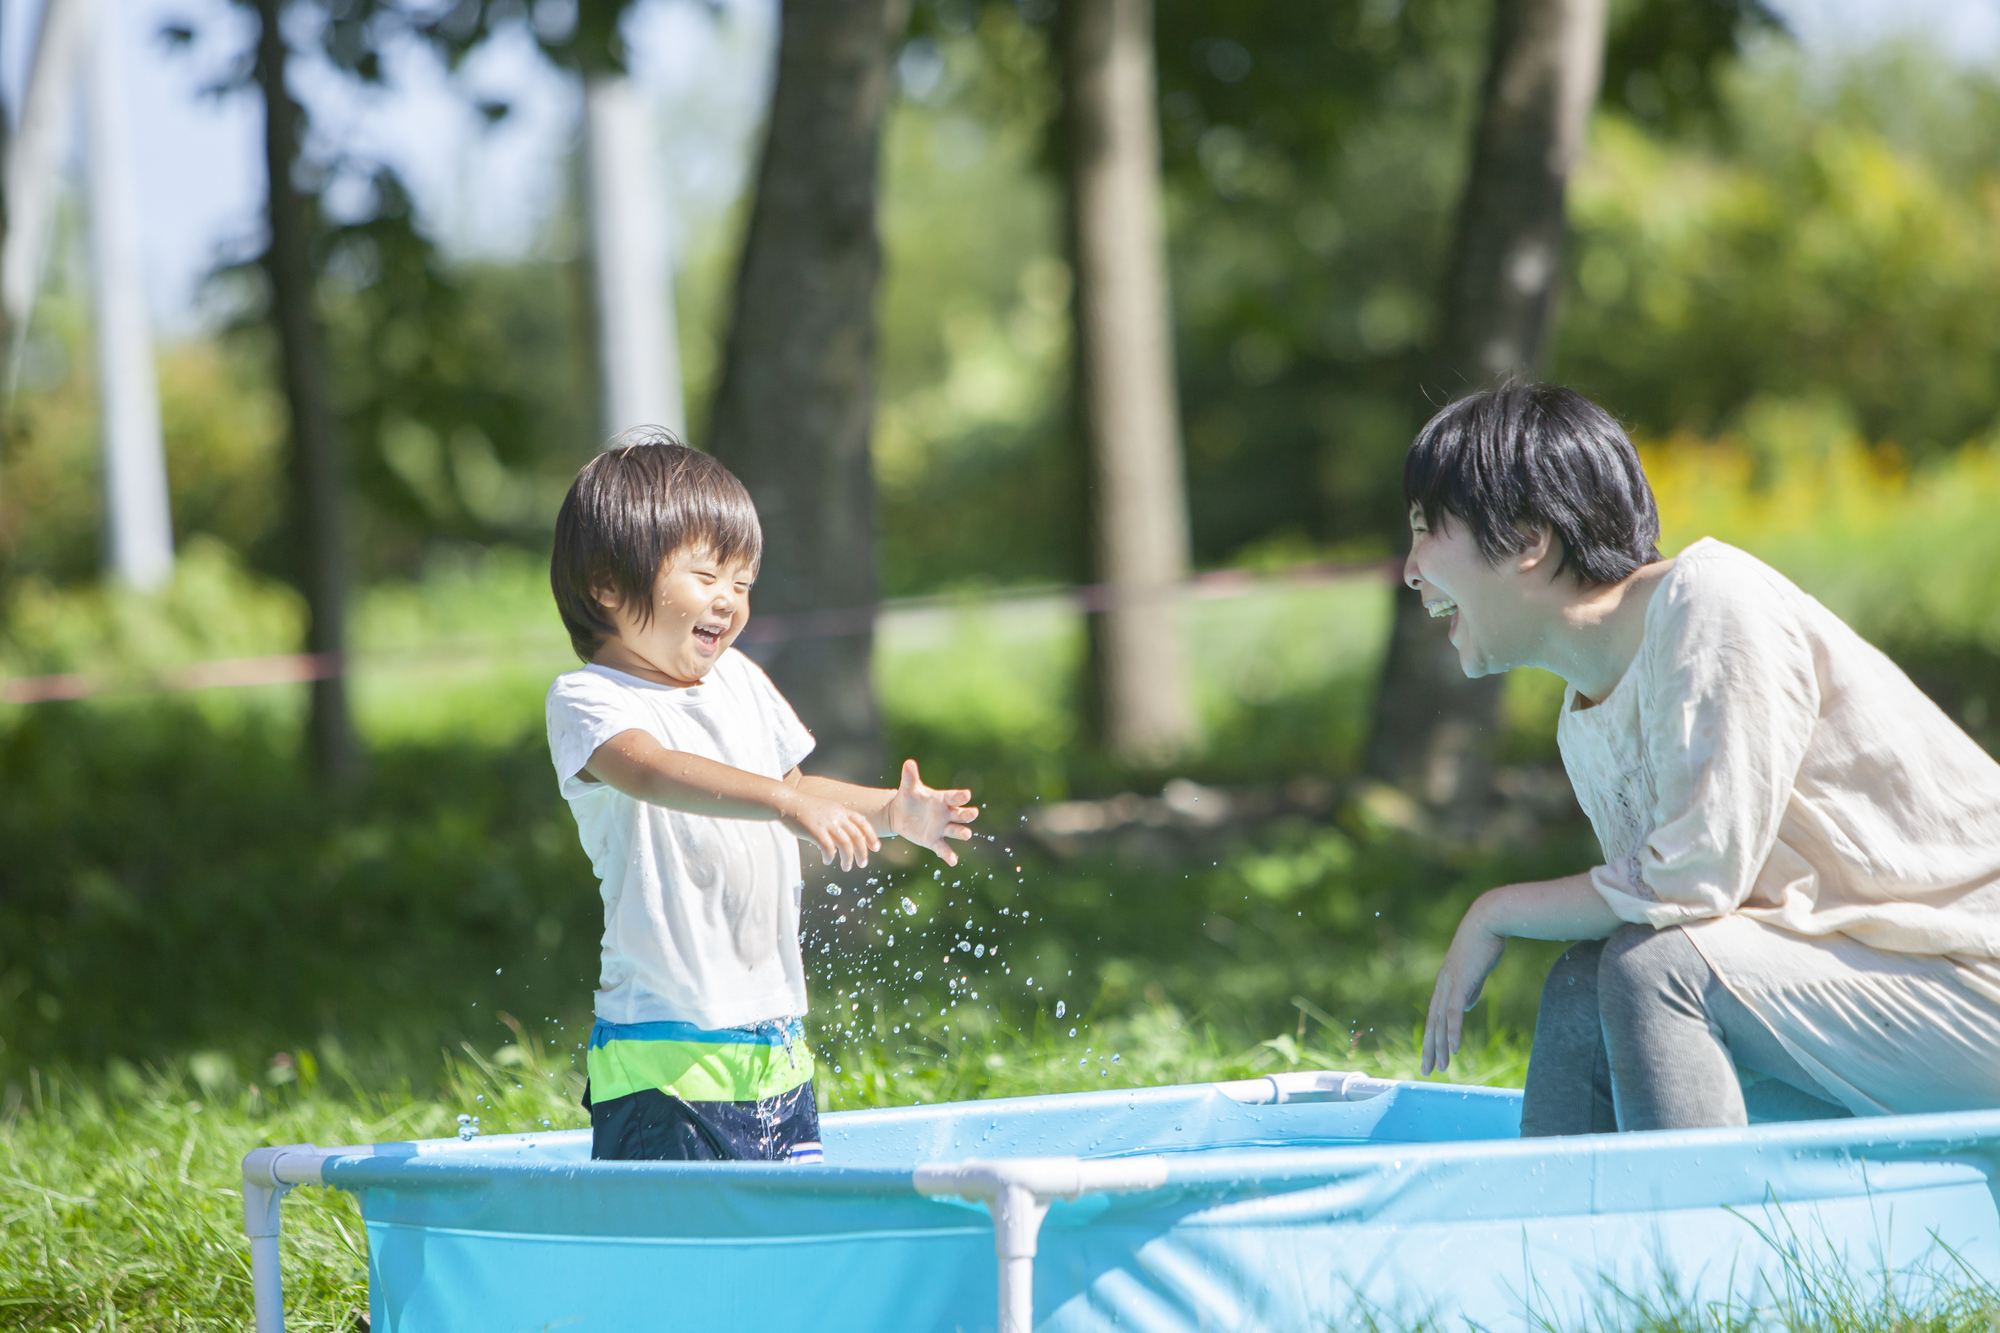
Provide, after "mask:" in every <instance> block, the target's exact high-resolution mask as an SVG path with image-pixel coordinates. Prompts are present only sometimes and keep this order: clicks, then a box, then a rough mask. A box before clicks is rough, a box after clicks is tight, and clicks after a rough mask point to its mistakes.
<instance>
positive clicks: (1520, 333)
mask: <svg viewBox="0 0 2000 1333" xmlns="http://www.w3.org/2000/svg"><path fill="white" fill-rule="evenodd" d="M1604 5H1605V0H1496V3H1495V5H1494V14H1493V37H1492V57H1491V63H1490V64H1489V66H1488V68H1487V72H1486V84H1485V92H1484V96H1483V98H1482V104H1481V110H1480V116H1479V127H1478V130H1477V133H1476V137H1475V139H1474V141H1473V151H1472V167H1471V171H1470V173H1469V175H1468V177H1467V179H1466V186H1465V199H1464V203H1463V206H1462V209H1461V211H1460V214H1459V219H1458V232H1457V236H1456V238H1455V240H1454V243H1453V246H1452V257H1451V267H1450V270H1449V274H1448V277H1447V280H1446V282H1445V289H1444V300H1443V304H1442V309H1441V312H1440V313H1441V316H1442V318H1441V326H1440V329H1439V336H1438V347H1437V360H1436V363H1435V365H1434V367H1433V372H1432V375H1431V378H1430V381H1429V384H1428V385H1427V386H1426V387H1428V388H1430V389H1432V390H1434V391H1435V392H1439V393H1442V394H1445V395H1448V396H1450V397H1456V396H1458V395H1459V394H1461V393H1465V392H1468V391H1470V390H1475V389H1483V388H1488V387H1491V386H1493V385H1495V384H1497V383H1499V382H1501V381H1504V380H1506V379H1508V378H1510V377H1511V378H1522V379H1531V378H1533V377H1534V375H1535V374H1536V372H1537V369H1538V368H1539V366H1540V365H1541V363H1542V360H1543V357H1544V354H1545V352H1546V349H1547V342H1548V340H1547V333H1548V327H1549V323H1550V319H1551V315H1552V313H1553V310H1554V307H1555V304H1556V298H1557V295H1558V288H1559V283H1560V279H1561V276H1562V264H1563V251H1564V248H1565V245H1566V242H1567V240H1568V227H1567V224H1566V223H1565V220H1564V216H1563V191H1564V186H1565V185H1566V183H1567V181H1568V178H1569V172H1570V167H1571V166H1572V165H1573V164H1574V163H1575V161H1576V156H1577V153H1578V151H1579V149H1580V148H1581V146H1582V143H1583V135H1584V129H1585V126H1586V124H1587V123H1588V120H1589V115H1590V108H1591V106H1592V105H1593V104H1594V103H1595V102H1596V100H1597V81H1598V76H1599V73H1600V71H1601V69H1602V65H1603V58H1604ZM1433 405H1434V404H1433ZM1503 679H1505V678H1504V677H1501V676H1489V677H1485V678H1483V679H1480V680H1467V679H1466V678H1465V675H1464V673H1463V672H1462V671H1461V670H1460V669H1459V664H1458V653H1457V651H1456V650H1455V649H1454V648H1452V646H1451V644H1450V643H1449V642H1447V641H1446V638H1445V636H1444V634H1443V632H1442V631H1441V630H1440V629H1439V627H1438V626H1437V624H1436V623H1435V622H1433V621H1432V620H1431V619H1430V618H1429V616H1427V615H1426V614H1425V612H1424V609H1423V606H1422V604H1421V603H1420V602H1419V600H1418V599H1417V597H1416V595H1415V594H1413V593H1408V592H1405V593H1402V594H1399V595H1398V596H1397V598H1396V616H1395V628H1394V630H1393V632H1392V633H1391V636H1390V643H1389V654H1388V660H1387V661H1386V662H1385V664H1384V667H1383V673H1382V683H1381V688H1380V690H1379V692H1378V694H1377V698H1376V706H1375V725H1374V734H1373V736H1372V737H1371V738H1370V741H1369V745H1368V756H1367V767H1368V771H1369V772H1370V774H1372V775H1373V776H1375V777H1378V778H1381V779H1383V780H1384V781H1387V782H1391V783H1394V784H1395V785H1397V786H1399V787H1401V788H1403V789H1404V790H1406V791H1408V792H1410V793H1411V794H1413V795H1416V796H1419V797H1421V798H1422V799H1424V800H1425V801H1427V802H1429V803H1430V804H1431V805H1433V806H1436V807H1453V808H1458V809H1461V810H1465V809H1473V808H1476V807H1477V806H1479V805H1481V804H1483V803H1484V802H1485V800H1486V797H1487V794H1488V791H1489V789H1490V786H1489V777H1490V769H1491V763H1492V751H1493V743H1494V741H1495V739H1496V737H1497V735H1498V732H1499V714H1500V687H1501V681H1502V680H1503Z"/></svg>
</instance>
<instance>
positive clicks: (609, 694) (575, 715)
mask: <svg viewBox="0 0 2000 1333" xmlns="http://www.w3.org/2000/svg"><path fill="white" fill-rule="evenodd" d="M548 723H549V753H550V755H551V757H552V758H553V759H554V760H555V767H556V778H557V780H558V782H559V783H560V784H561V787H562V794H563V796H564V798H565V799H567V800H568V801H569V806H570V810H571V811H572V812H573V813H574V814H575V816H576V825H577V831H578V833H579V834H581V836H582V839H583V849H584V851H585V852H587V853H589V855H590V863H591V868H592V869H593V870H594V871H595V872H596V874H597V878H598V880H599V887H600V891H601V893H602V895H603V898H604V944H603V950H602V956H601V965H600V971H599V978H598V990H597V1016H598V1017H599V1018H602V1019H604V1020H605V1021H606V1022H610V1023H653V1022H679V1023H692V1024H693V1025H694V1026H696V1027H699V1028H727V1027H742V1026H746V1025H748V1024H752V1023H760V1022H763V1021H765V1020H768V1019H774V1018H783V1017H790V1016H795V1015H801V1014H804V1013H805V1012H806V984H805V970H804V967H803V965H802V963H801V960H800V957H799V899H800V895H801V892H802V888H803V875H802V874H801V871H800V864H799V843H798V840H797V839H796V838H794V837H793V836H792V835H791V834H790V833H787V832H786V831H785V828H784V826H783V825H782V824H780V823H779V822H778V821H777V820H776V819H775V818H774V819H717V818H714V817H711V816H708V815H693V814H687V813H684V812H682V811H679V810H669V809H667V808H666V807H664V806H658V805H653V804H651V803H650V802H647V801H641V800H637V799H635V798H633V797H631V796H627V795H626V794H625V793H623V792H621V791H618V790H617V789H615V788H613V787H611V786H609V785H608V784H606V783H602V782H593V781H591V780H590V779H589V778H588V777H587V776H586V775H585V774H584V773H583V771H582V770H583V766H584V765H585V764H587V763H588V762H590V757H591V755H593V754H595V753H596V752H597V748H598V747H599V746H601V745H603V744H604V743H605V742H606V741H608V740H610V739H611V738H612V737H613V736H616V735H618V734H619V733H620V732H624V731H635V730H636V731H643V732H646V733H647V734H649V735H651V736H652V737H653V738H654V739H655V740H657V741H659V743H660V744H661V745H664V746H665V747H666V748H667V749H669V750H678V751H681V752H683V753H686V754H696V755H700V756H702V757H703V758H706V759H713V760H715V761H717V762H718V763H723V764H728V765H729V766H730V767H732V768H740V769H743V770H744V771H746V772H750V773H757V774H761V775H763V776H764V777H768V778H782V777H784V775H785V774H786V773H788V772H790V771H791V770H792V769H793V768H795V767H797V765H798V763H799V761H800V760H802V759H804V758H805V757H806V755H808V754H810V753H811V752H812V748H813V738H812V733H811V732H809V731H807V730H806V729H805V726H804V724H803V723H801V722H800V721H799V718H798V714H796V713H794V712H793V711H792V707H791V705H790V704H788V703H786V702H785V698H784V696H783V695H781V694H779V693H778V691H777V688H776V687H775V686H773V685H772V684H771V681H770V678H769V677H767V676H766V675H765V674H764V673H763V671H762V670H761V669H760V668H759V667H758V666H757V664H756V663H754V662H752V661H751V660H750V659H749V658H747V657H745V656H744V655H743V654H741V653H739V652H737V651H736V650H734V649H730V650H729V651H727V652H725V653H723V654H722V656H721V657H720V658H719V659H718V660H717V662H716V664H715V669H714V670H713V671H711V672H709V674H708V677H707V679H706V680H704V681H703V682H702V683H701V684H699V685H695V686H689V687H687V688H675V687H672V686H667V685H655V684H653V683H651V682H650V681H645V680H641V679H639V678H638V677H636V676H629V675H626V674H625V673H624V672H622V671H613V670H611V669H610V668H609V667H601V666H587V667H584V668H583V669H582V670H580V671H571V672H568V673H567V674H565V675H562V676H559V677H557V678H556V682H555V684H554V685H552V686H550V688H549V697H548Z"/></svg>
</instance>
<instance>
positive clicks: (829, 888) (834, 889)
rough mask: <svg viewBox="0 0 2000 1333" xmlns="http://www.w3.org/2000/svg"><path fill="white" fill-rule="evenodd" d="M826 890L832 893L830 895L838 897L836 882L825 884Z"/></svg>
mask: <svg viewBox="0 0 2000 1333" xmlns="http://www.w3.org/2000/svg"><path fill="white" fill-rule="evenodd" d="M871 882H872V881H871ZM826 891H827V892H828V893H830V894H832V895H833V896H834V897H836V898H838V897H839V896H840V886H839V885H838V884H829V885H827V886H826Z"/></svg>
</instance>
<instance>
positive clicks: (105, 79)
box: [86, 0, 174, 591]
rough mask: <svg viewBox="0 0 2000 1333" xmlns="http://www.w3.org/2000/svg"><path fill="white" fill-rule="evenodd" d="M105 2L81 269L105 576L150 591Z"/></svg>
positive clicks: (150, 394)
mask: <svg viewBox="0 0 2000 1333" xmlns="http://www.w3.org/2000/svg"><path fill="white" fill-rule="evenodd" d="M117 9H118V6H117V4H116V2H115V0H110V2H109V3H101V4H100V6H99V10H100V13H99V21H98V22H97V23H95V24H94V25H93V27H94V28H95V31H94V32H93V33H92V34H91V39H90V47H91V52H90V66H89V71H88V88H89V107H88V114H87V116H86V120H87V122H88V125H89V138H88V141H87V142H88V145H89V154H88V158H89V166H88V178H89V186H90V201H89V203H90V267H91V287H92V293H91V295H92V305H93V308H94V311H95V314H96V324H97V395H98V425H99V429H100V431H101V435H102V443H103V449H104V517H105V526H106V528H107V532H108V536H109V542H108V545H109V548H110V550H109V554H110V559H111V570H112V573H113V574H114V575H116V576H117V578H118V579H119V580H120V581H122V582H124V583H126V584H127V585H129V586H131V587H134V588H138V589H141V590H146V591H150V590H152V589H155V588H158V587H160V586H161V585H163V584H164V583H166V582H167V580H168V579H170V578H171V577H172V576H173V572H174V530H173V515H172V509H171V503H170V501H169V499H168V492H167V461H166V448H165V443H164V441H163V439H162V437H161V434H160V390H159V382H158V379H157V371H156V369H155V367H154V364H153V339H152V331H151V328H150V319H149V317H148V314H147V310H146V284H145V265H144V261H143V259H142V258H141V249H140V239H139V216H138V211H137V208H136V202H137V201H136V199H135V198H134V191H133V188H132V155H131V145H130V143H129V142H128V139H127V133H126V128H127V127H126V120H125V110H126V108H125V96H124V93H125V84H124V81H123V79H122V78H121V73H122V71H121V68H120V66H121V65H122V61H121V59H120V45H119V44H120V42H121V41H122V40H123V37H122V35H121V34H120V32H119V25H118V24H117V22H116V17H117V14H116V11H117Z"/></svg>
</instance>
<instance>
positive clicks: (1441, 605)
mask: <svg viewBox="0 0 2000 1333" xmlns="http://www.w3.org/2000/svg"><path fill="white" fill-rule="evenodd" d="M1424 610H1426V611H1428V612H1430V613H1431V619H1432V620H1443V619H1444V618H1445V617H1446V616H1448V615H1452V614H1454V613H1455V612H1456V611H1457V610H1458V603H1457V602H1454V601H1453V600H1451V598H1449V597H1440V598H1438V599H1437V600H1436V601H1435V602H1425V603H1424Z"/></svg>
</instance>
